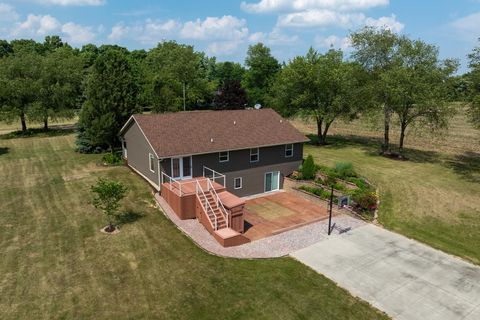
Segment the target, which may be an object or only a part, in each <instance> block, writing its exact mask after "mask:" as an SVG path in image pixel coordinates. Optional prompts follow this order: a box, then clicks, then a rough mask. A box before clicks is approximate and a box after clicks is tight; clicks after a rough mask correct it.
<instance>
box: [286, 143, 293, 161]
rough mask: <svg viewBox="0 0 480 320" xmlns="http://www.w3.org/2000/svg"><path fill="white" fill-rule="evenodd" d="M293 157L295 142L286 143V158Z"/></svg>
mask: <svg viewBox="0 0 480 320" xmlns="http://www.w3.org/2000/svg"><path fill="white" fill-rule="evenodd" d="M289 146H291V148H288V147H289ZM287 151H291V152H292V154H291V155H288V154H287ZM291 157H293V143H289V144H286V145H285V158H291Z"/></svg>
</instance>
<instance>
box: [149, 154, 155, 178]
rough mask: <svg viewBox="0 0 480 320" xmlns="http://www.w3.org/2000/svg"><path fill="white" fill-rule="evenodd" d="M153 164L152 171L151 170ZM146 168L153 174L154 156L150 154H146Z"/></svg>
mask: <svg viewBox="0 0 480 320" xmlns="http://www.w3.org/2000/svg"><path fill="white" fill-rule="evenodd" d="M152 164H153V169H152ZM148 168H149V169H150V171H151V172H153V173H155V156H154V155H153V154H151V153H149V154H148Z"/></svg>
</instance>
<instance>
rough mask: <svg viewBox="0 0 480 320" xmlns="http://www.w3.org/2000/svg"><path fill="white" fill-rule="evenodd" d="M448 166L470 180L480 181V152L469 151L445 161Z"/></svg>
mask: <svg viewBox="0 0 480 320" xmlns="http://www.w3.org/2000/svg"><path fill="white" fill-rule="evenodd" d="M445 164H446V166H447V167H449V168H451V169H453V171H454V172H455V173H457V174H459V175H461V176H462V177H463V178H464V179H466V180H467V181H470V182H480V153H477V152H471V151H467V152H464V153H463V154H460V155H456V156H455V157H453V158H452V159H451V160H450V159H449V160H447V161H445Z"/></svg>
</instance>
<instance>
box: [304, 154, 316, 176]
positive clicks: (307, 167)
mask: <svg viewBox="0 0 480 320" xmlns="http://www.w3.org/2000/svg"><path fill="white" fill-rule="evenodd" d="M316 171H317V168H316V166H315V161H314V160H313V156H312V155H311V154H309V155H308V156H307V159H305V161H304V162H303V164H302V170H301V172H302V179H305V180H311V179H314V178H315V173H316Z"/></svg>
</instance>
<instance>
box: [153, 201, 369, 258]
mask: <svg viewBox="0 0 480 320" xmlns="http://www.w3.org/2000/svg"><path fill="white" fill-rule="evenodd" d="M155 199H156V200H157V202H158V204H159V205H160V207H161V209H162V211H163V212H164V214H165V215H166V216H167V217H168V218H169V219H170V220H171V221H172V222H173V223H174V224H175V225H176V226H177V228H179V229H180V230H181V231H182V232H183V233H185V234H186V235H187V236H188V237H190V238H191V239H192V240H193V241H194V242H195V243H196V244H197V245H198V246H199V247H201V248H203V249H205V250H206V251H209V252H211V253H213V254H216V255H219V256H224V257H233V258H275V257H281V256H286V255H288V254H290V253H291V252H293V251H296V250H299V249H302V248H305V247H308V246H310V245H312V244H314V243H317V242H319V241H322V240H325V239H327V238H328V236H327V229H328V220H323V221H319V222H315V223H312V224H309V225H306V226H303V227H299V228H297V229H293V230H289V231H285V232H283V233H280V234H277V235H274V236H271V237H268V238H264V239H260V240H255V241H253V242H250V243H247V244H244V245H241V246H236V247H230V248H224V247H222V246H221V245H220V244H219V243H218V242H217V241H216V240H215V239H214V238H213V236H212V235H211V234H210V233H208V231H207V230H206V229H205V228H204V226H203V225H202V224H201V223H200V222H198V220H196V219H189V220H180V219H179V218H178V216H177V215H176V214H175V213H174V212H173V210H172V208H170V206H169V205H168V203H167V202H166V201H165V200H164V199H163V198H162V197H160V196H159V195H158V194H155ZM334 222H335V224H336V226H337V227H338V228H336V229H334V230H333V232H332V234H339V233H340V232H342V231H343V230H344V229H347V228H350V229H355V228H357V227H360V226H363V225H365V222H363V221H362V220H359V219H356V218H353V217H351V216H348V215H343V214H340V215H337V216H335V218H334Z"/></svg>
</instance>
